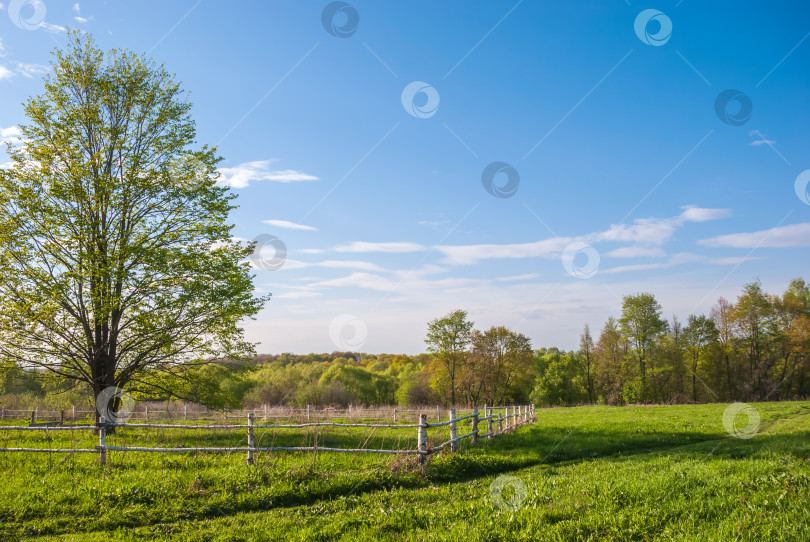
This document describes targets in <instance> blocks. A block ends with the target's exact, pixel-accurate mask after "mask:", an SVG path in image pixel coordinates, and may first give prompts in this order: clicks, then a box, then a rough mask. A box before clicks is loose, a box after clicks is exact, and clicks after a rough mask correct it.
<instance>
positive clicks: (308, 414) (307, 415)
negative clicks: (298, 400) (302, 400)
mask: <svg viewBox="0 0 810 542" xmlns="http://www.w3.org/2000/svg"><path fill="white" fill-rule="evenodd" d="M307 422H309V405H307Z"/></svg>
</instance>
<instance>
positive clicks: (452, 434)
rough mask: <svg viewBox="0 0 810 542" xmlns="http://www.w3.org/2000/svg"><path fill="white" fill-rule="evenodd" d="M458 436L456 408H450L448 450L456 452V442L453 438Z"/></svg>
mask: <svg viewBox="0 0 810 542" xmlns="http://www.w3.org/2000/svg"><path fill="white" fill-rule="evenodd" d="M457 436H458V432H457V431H456V409H454V408H451V409H450V440H451V441H452V442H451V443H450V451H451V452H457V451H458V442H457V441H455V440H454V439H455V438H456V437H457Z"/></svg>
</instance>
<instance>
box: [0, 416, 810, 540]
mask: <svg viewBox="0 0 810 542" xmlns="http://www.w3.org/2000/svg"><path fill="white" fill-rule="evenodd" d="M753 406H754V407H755V408H756V410H757V412H758V413H759V415H760V418H761V422H760V425H759V428H758V432H757V433H756V434H755V435H754V436H753V437H752V438H748V439H741V438H735V437H733V436H730V435H729V433H728V432H727V431H726V429H725V428H724V425H723V412H724V411H725V409H726V407H727V405H720V404H718V405H697V406H647V407H579V408H568V409H562V408H561V409H542V410H538V412H537V417H538V420H537V423H536V424H531V425H527V426H524V427H521V428H519V429H518V430H517V431H516V432H515V433H513V434H509V435H504V436H500V437H498V438H496V439H493V440H491V441H487V442H482V443H481V444H480V445H479V446H477V447H470V446H469V445H465V446H462V449H461V451H460V452H459V453H457V454H450V453H445V452H441V453H440V454H437V455H436V456H434V457H432V458H431V460H430V463H429V464H428V465H427V467H426V468H425V469H424V470H423V469H422V468H420V467H419V466H418V465H417V464H416V462H415V460H414V459H413V458H411V457H408V458H405V457H392V456H376V455H355V454H318V455H317V456H315V455H313V454H312V453H274V454H259V455H258V457H257V461H256V463H255V464H254V465H253V466H251V467H247V466H246V465H245V458H244V454H241V453H239V454H228V455H198V454H195V455H170V456H168V455H158V454H146V453H127V454H121V453H117V454H111V465H108V466H106V467H100V466H98V465H97V464H96V461H97V456H96V455H95V454H74V455H71V456H65V455H55V454H53V455H51V454H47V455H46V454H36V455H35V454H25V453H15V454H12V453H3V454H0V472H1V473H2V480H3V483H2V484H1V485H0V540H18V539H23V538H33V539H37V538H38V539H40V540H76V541H79V540H81V541H85V540H99V541H100V540H104V541H108V540H212V541H213V540H223V541H224V540H246V541H247V540H459V539H472V540H476V541H477V542H484V541H490V540H491V541H496V540H527V541H533V540H560V541H563V540H722V541H729V540H791V541H806V540H808V534H807V533H810V510H809V509H808V503H810V403H807V402H803V403H800V402H791V403H761V404H755V405H753ZM741 418H742V422H741V423H742V424H743V425H744V424H745V422H746V417H745V416H742V417H741ZM405 434H406V435H407V437H396V436H394V435H393V434H386V433H382V432H378V433H376V434H371V433H370V432H369V430H365V431H364V432H361V431H358V432H356V433H351V432H348V431H344V432H343V433H340V434H336V435H333V436H332V437H329V438H333V439H334V441H335V442H340V443H355V444H357V443H362V442H363V441H365V439H369V438H371V440H370V441H369V442H380V443H382V444H385V445H395V446H401V447H403V448H409V447H413V445H414V444H415V443H414V442H410V441H409V440H408V439H411V438H412V439H413V440H415V432H414V434H413V435H411V432H410V431H406V433H405ZM271 435H273V434H272V433H267V434H265V435H264V436H262V437H260V439H265V440H264V441H261V440H260V442H259V443H260V444H261V445H267V444H268V442H269V441H274V442H277V443H278V440H279V438H284V439H287V440H289V441H290V442H294V444H293V445H301V444H302V443H303V442H310V441H311V439H312V438H314V435H313V434H307V433H302V434H297V435H288V436H285V437H279V436H275V437H274V436H271ZM0 438H2V439H3V441H2V442H0V446H42V445H45V446H47V445H50V446H53V447H57V446H60V447H61V446H62V445H64V444H67V446H68V447H69V446H70V445H71V444H72V439H73V438H74V437H73V436H70V433H68V434H64V435H60V436H58V437H55V438H54V440H53V441H52V442H50V443H48V442H45V441H43V436H42V435H39V436H37V435H35V434H24V435H23V434H20V433H16V434H14V435H13V436H12V435H9V434H2V435H0ZM75 438H76V441H75V446H76V447H84V446H85V445H87V446H90V447H92V445H93V444H95V442H96V440H95V439H94V437H93V436H92V435H91V434H89V433H87V432H85V433H80V434H77V435H75ZM114 438H115V439H120V441H127V443H128V444H130V445H132V444H135V443H145V442H151V443H152V444H156V443H157V444H159V445H165V444H169V443H175V444H177V441H178V439H179V440H180V441H182V442H183V444H184V445H209V446H210V445H244V444H243V441H240V440H239V438H241V431H240V432H239V438H236V440H235V441H233V440H231V437H229V436H228V435H227V434H225V433H224V432H218V433H216V434H215V435H213V436H211V437H208V436H206V435H205V434H203V433H200V432H196V433H195V432H193V431H188V432H187V433H185V430H184V433H183V434H180V435H175V436H169V435H167V434H166V432H160V431H159V430H154V431H153V432H152V433H149V434H146V433H145V434H137V433H136V432H131V433H130V434H125V433H124V432H123V431H122V432H121V433H120V434H118V435H116V436H115V437H114ZM320 438H325V437H324V436H322V437H320ZM437 438H438V437H437ZM12 441H13V442H12ZM319 442H320V440H319Z"/></svg>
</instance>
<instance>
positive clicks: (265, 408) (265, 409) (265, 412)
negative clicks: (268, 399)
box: [264, 403, 267, 420]
mask: <svg viewBox="0 0 810 542" xmlns="http://www.w3.org/2000/svg"><path fill="white" fill-rule="evenodd" d="M264 419H265V420H266V419H267V403H265V405H264Z"/></svg>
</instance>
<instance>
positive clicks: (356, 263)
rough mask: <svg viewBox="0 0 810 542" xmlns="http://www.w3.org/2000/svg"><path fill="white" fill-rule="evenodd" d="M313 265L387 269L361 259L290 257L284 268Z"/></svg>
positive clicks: (310, 266) (377, 270)
mask: <svg viewBox="0 0 810 542" xmlns="http://www.w3.org/2000/svg"><path fill="white" fill-rule="evenodd" d="M313 267H324V268H327V269H358V270H360V271H375V272H383V271H385V269H383V268H382V267H380V266H379V265H377V264H375V263H371V262H364V261H360V260H325V261H322V262H304V261H301V260H291V259H288V260H286V261H285V262H284V266H283V267H282V269H286V270H288V271H289V270H292V269H307V268H313Z"/></svg>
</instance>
